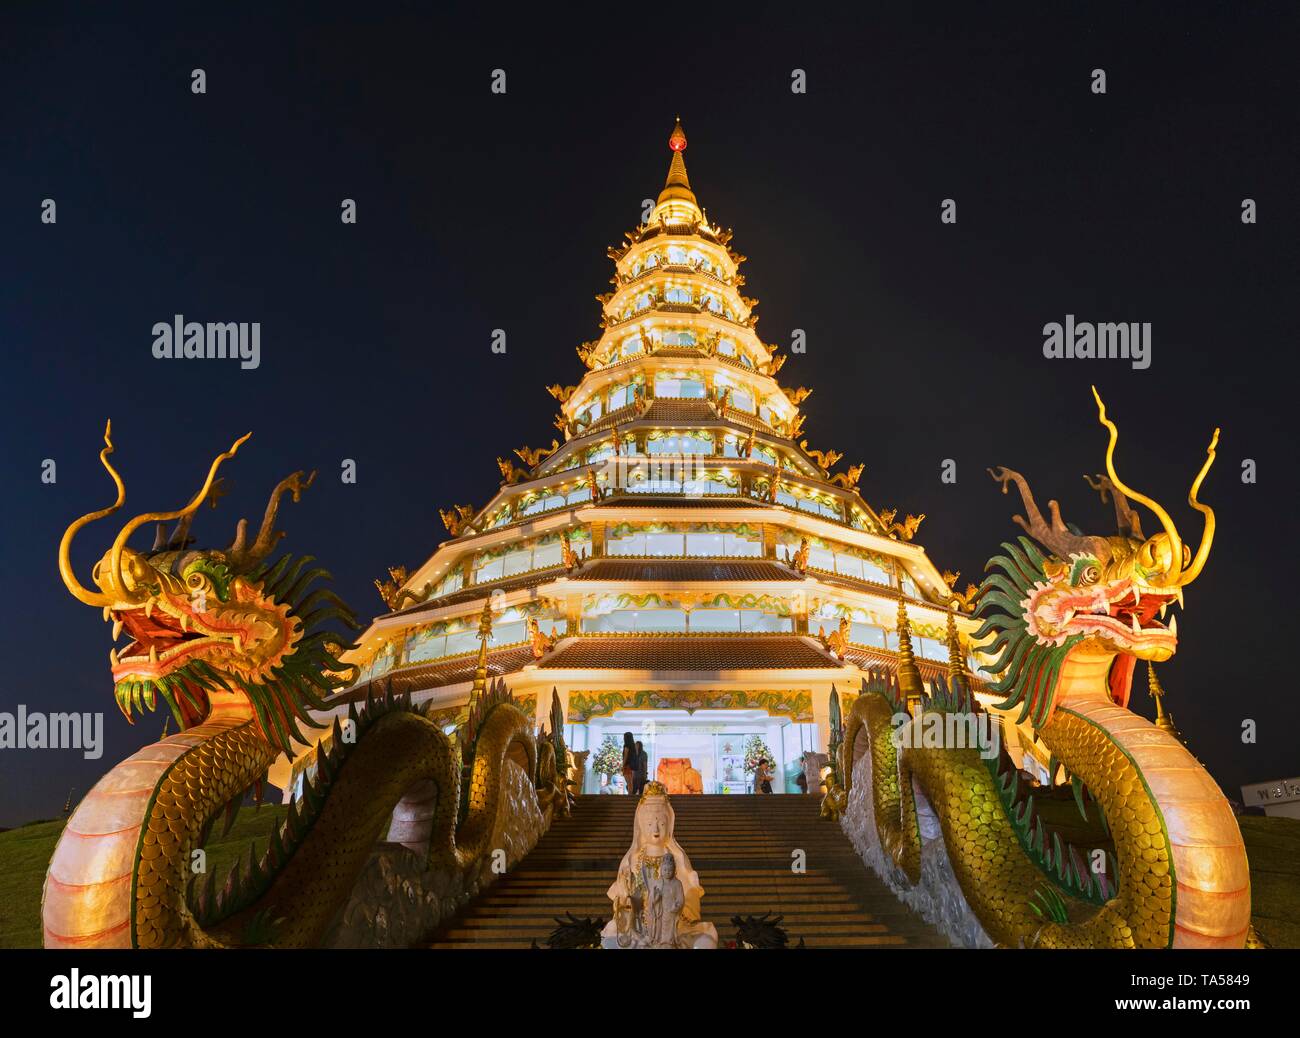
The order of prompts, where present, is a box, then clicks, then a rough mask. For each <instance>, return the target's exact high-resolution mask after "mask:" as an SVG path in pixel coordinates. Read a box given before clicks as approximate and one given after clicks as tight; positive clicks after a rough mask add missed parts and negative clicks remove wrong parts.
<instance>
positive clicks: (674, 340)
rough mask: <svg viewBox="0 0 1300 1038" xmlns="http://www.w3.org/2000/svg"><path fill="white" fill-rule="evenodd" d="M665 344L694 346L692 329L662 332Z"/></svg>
mask: <svg viewBox="0 0 1300 1038" xmlns="http://www.w3.org/2000/svg"><path fill="white" fill-rule="evenodd" d="M664 345H665V346H694V345H695V333H694V332H692V331H689V330H687V331H678V332H664Z"/></svg>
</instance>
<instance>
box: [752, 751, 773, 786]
mask: <svg viewBox="0 0 1300 1038" xmlns="http://www.w3.org/2000/svg"><path fill="white" fill-rule="evenodd" d="M754 792H755V793H771V792H772V771H771V764H770V763H769V762H768V761H767V759H766V758H764V759H763V760H760V761H759V762H758V767H757V768H755V769H754Z"/></svg>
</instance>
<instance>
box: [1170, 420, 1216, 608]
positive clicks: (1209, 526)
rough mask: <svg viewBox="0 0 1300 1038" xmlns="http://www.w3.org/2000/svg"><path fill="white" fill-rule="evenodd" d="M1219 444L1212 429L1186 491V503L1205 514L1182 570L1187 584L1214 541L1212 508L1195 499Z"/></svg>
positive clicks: (1198, 573) (1202, 563) (1200, 567)
mask: <svg viewBox="0 0 1300 1038" xmlns="http://www.w3.org/2000/svg"><path fill="white" fill-rule="evenodd" d="M1218 446H1219V430H1218V429H1215V430H1214V435H1213V436H1212V437H1211V438H1210V445H1209V447H1207V448H1206V449H1205V464H1204V465H1202V466H1201V471H1200V472H1198V473H1197V474H1196V479H1194V480H1193V481H1192V489H1191V490H1190V491H1188V493H1187V503H1188V504H1189V505H1191V506H1192V507H1193V508H1195V509H1196V510H1197V511H1198V512H1200V513H1201V514H1202V515H1204V516H1205V530H1204V532H1203V533H1202V534H1201V544H1200V547H1198V548H1197V549H1196V557H1195V558H1193V559H1192V564H1191V565H1190V566H1188V567H1187V569H1185V570H1184V571H1183V575H1182V578H1181V580H1180V581H1179V583H1180V584H1183V585H1187V584H1190V583H1191V582H1192V581H1193V580H1195V579H1196V578H1197V577H1199V576H1200V575H1201V570H1202V569H1203V568H1204V567H1205V560H1206V559H1207V558H1209V555H1210V545H1211V544H1212V543H1213V542H1214V509H1213V508H1211V507H1210V506H1209V505H1203V504H1201V502H1199V501H1198V500H1196V495H1197V494H1198V493H1199V492H1200V489H1201V482H1202V480H1204V479H1205V474H1206V473H1207V472H1209V471H1210V466H1211V465H1213V464H1214V452H1215V449H1216V448H1217V447H1218Z"/></svg>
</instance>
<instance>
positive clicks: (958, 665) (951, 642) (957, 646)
mask: <svg viewBox="0 0 1300 1038" xmlns="http://www.w3.org/2000/svg"><path fill="white" fill-rule="evenodd" d="M958 575H959V574H958ZM956 579H957V575H954V577H953V580H954V581H955V580H956ZM948 677H950V678H962V679H965V678H966V677H967V674H966V656H965V654H964V653H963V652H962V651H961V634H960V632H959V631H958V630H957V613H956V612H955V611H954V609H953V607H952V605H949V606H948Z"/></svg>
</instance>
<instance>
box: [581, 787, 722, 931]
mask: <svg viewBox="0 0 1300 1038" xmlns="http://www.w3.org/2000/svg"><path fill="white" fill-rule="evenodd" d="M674 821H675V819H674V815H673V806H672V804H671V803H670V802H669V800H668V791H667V790H666V789H664V787H663V785H662V784H660V783H658V782H648V783H646V787H645V792H644V793H642V794H641V801H640V803H638V804H637V807H636V817H635V820H634V821H633V824H632V846H631V847H630V848H628V852H627V853H626V854H624V855H623V860H622V861H621V862H619V865H618V877H617V878H616V879H615V880H614V885H613V886H611V887H610V888H609V899H610V901H612V902H613V904H614V918H613V919H611V920H610V921H609V922H608V923H607V924H606V925H605V929H604V930H602V931H601V944H602V946H603V947H606V948H716V947H717V946H718V931H717V930H716V929H715V928H714V926H713V924H712V923H706V922H704V921H703V920H701V919H700V899H701V898H702V897H704V888H703V887H701V886H700V877H699V874H698V873H696V871H695V870H694V869H692V868H691V859H690V858H688V857H687V856H686V852H685V851H684V850H682V847H681V844H679V843H678V842H677V841H676V840H675V839H674V838H673V825H674Z"/></svg>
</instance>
